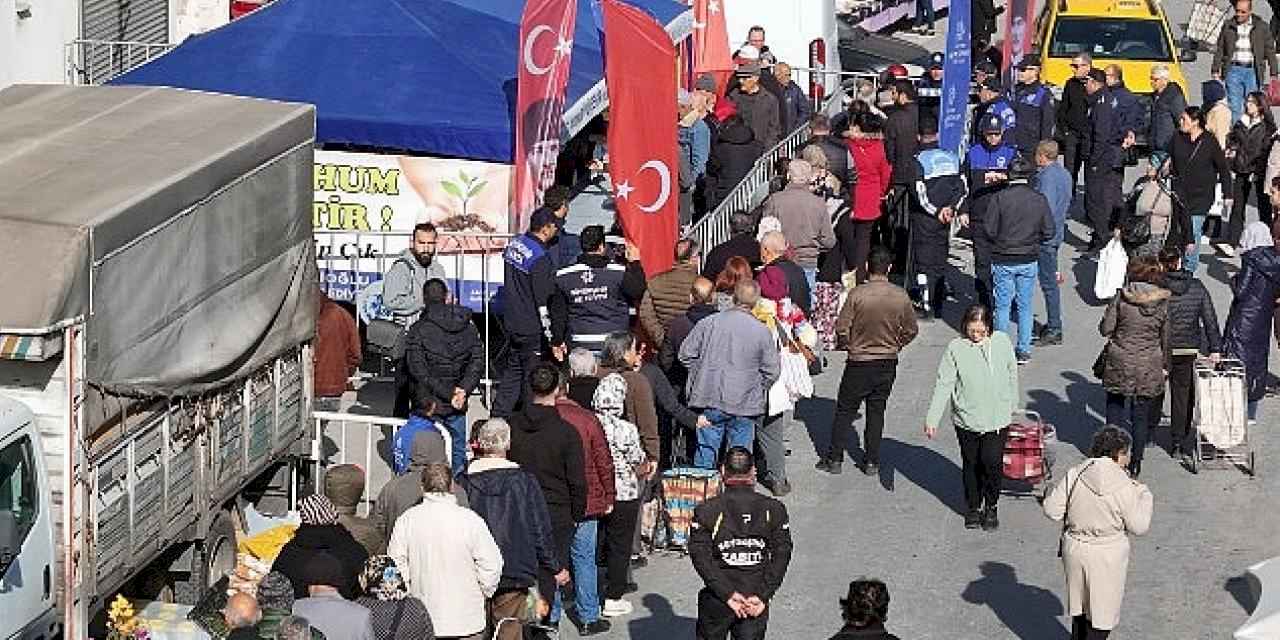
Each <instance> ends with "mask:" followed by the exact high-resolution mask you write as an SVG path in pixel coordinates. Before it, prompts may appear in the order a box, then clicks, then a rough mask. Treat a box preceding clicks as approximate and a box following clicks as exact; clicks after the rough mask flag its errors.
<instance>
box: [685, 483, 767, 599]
mask: <svg viewBox="0 0 1280 640" xmlns="http://www.w3.org/2000/svg"><path fill="white" fill-rule="evenodd" d="M791 546H792V545H791V522H790V520H789V518H788V516H787V508H786V507H785V506H784V505H783V504H782V503H781V502H779V501H777V500H774V499H773V498H770V497H768V496H765V495H761V494H759V493H756V492H755V489H753V488H752V487H751V486H750V485H728V486H726V487H725V492H724V493H723V494H721V495H719V496H717V497H715V498H712V499H710V500H708V501H706V502H704V503H702V504H701V505H698V508H697V509H695V510H694V512H693V525H692V530H691V531H690V533H689V558H690V559H692V560H693V568H694V570H696V571H697V572H698V575H699V576H700V577H701V578H702V581H703V582H705V583H706V585H707V588H708V589H710V590H711V592H712V593H714V594H715V596H716V597H717V598H719V599H720V600H721V601H725V600H728V598H729V596H731V595H733V594H734V593H735V592H737V593H740V594H742V595H744V596H747V597H751V596H758V597H759V598H760V599H761V600H764V601H768V600H769V599H771V598H772V597H773V594H774V593H775V592H777V590H778V588H779V587H781V586H782V579H783V577H785V576H786V574H787V565H788V564H790V563H791Z"/></svg>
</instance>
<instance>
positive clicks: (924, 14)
mask: <svg viewBox="0 0 1280 640" xmlns="http://www.w3.org/2000/svg"><path fill="white" fill-rule="evenodd" d="M916 26H917V27H929V28H930V29H932V28H933V0H916Z"/></svg>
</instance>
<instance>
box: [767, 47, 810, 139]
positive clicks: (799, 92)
mask: <svg viewBox="0 0 1280 640" xmlns="http://www.w3.org/2000/svg"><path fill="white" fill-rule="evenodd" d="M773 77H774V78H776V79H777V80H778V85H779V86H781V87H782V102H781V106H782V121H783V125H782V131H783V132H784V133H791V132H792V131H795V130H796V129H798V128H800V125H802V124H804V123H806V122H808V121H809V116H812V115H813V104H812V103H810V101H809V97H808V96H806V95H805V94H804V89H801V88H800V85H798V84H796V82H795V80H792V79H791V65H789V64H787V63H785V62H779V63H778V64H775V65H773Z"/></svg>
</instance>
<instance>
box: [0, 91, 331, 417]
mask: <svg viewBox="0 0 1280 640" xmlns="http://www.w3.org/2000/svg"><path fill="white" fill-rule="evenodd" d="M314 127H315V110H314V108H313V107H311V106H310V105H301V104H289V103H282V102H272V101H267V100H259V99H251V98H241V97H235V96H225V95H217V94H212V93H202V92H195V91H183V90H177V89H157V88H145V87H66V86H54V85H48V86H36V85H19V86H14V87H10V88H7V89H4V90H0V228H3V230H4V231H3V233H0V273H3V274H4V277H3V278H0V300H4V301H5V303H4V304H3V305H0V333H6V332H7V333H14V332H26V333H32V332H40V331H43V330H47V329H50V328H53V327H56V326H57V325H58V324H59V323H61V322H64V321H68V320H73V319H76V318H84V320H85V324H86V337H85V349H86V354H85V355H86V363H87V365H86V378H87V379H88V381H89V382H90V383H91V384H93V385H94V386H96V387H98V388H100V389H101V390H103V391H105V392H107V393H111V394H118V395H132V396H138V395H145V396H150V395H161V396H177V395H192V394H199V393H202V392H204V391H207V390H209V389H211V388H214V387H218V386H222V385H225V384H226V382H227V381H228V380H232V379H237V378H242V377H245V376H247V375H249V374H250V373H252V372H253V371H254V370H256V369H258V368H259V367H261V366H262V365H264V364H266V363H268V362H270V361H271V360H272V359H273V358H275V357H277V356H279V355H281V354H282V353H285V352H286V351H288V350H290V349H293V348H295V347H296V346H297V345H298V344H300V343H302V342H304V341H306V340H308V339H310V337H311V336H312V335H313V334H314V331H315V314H316V306H315V298H314V296H315V292H316V287H315V282H316V277H315V261H314V259H313V256H312V241H311V213H310V209H311V200H312V184H311V182H312V161H313V142H314Z"/></svg>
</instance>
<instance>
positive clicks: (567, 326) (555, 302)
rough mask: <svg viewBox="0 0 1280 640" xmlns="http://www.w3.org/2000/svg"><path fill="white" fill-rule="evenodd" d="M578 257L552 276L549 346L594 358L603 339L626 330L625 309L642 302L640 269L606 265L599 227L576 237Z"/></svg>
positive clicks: (628, 317)
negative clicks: (590, 354) (584, 351)
mask: <svg viewBox="0 0 1280 640" xmlns="http://www.w3.org/2000/svg"><path fill="white" fill-rule="evenodd" d="M578 237H579V239H580V241H581V243H582V252H583V253H582V255H581V256H578V261H577V262H575V263H574V264H571V265H569V266H567V267H564V268H562V269H560V270H559V271H556V276H555V280H556V295H555V296H554V297H553V298H552V301H551V344H568V345H569V346H570V347H572V348H577V347H582V348H584V349H587V350H590V351H591V352H593V353H595V354H597V355H598V354H599V353H600V352H601V351H602V350H603V349H604V342H605V339H606V338H608V337H609V334H610V333H613V332H615V331H626V330H628V328H630V326H631V309H632V307H634V306H635V305H637V304H639V303H640V298H641V297H643V296H644V290H645V280H644V269H643V268H642V267H641V266H640V262H639V261H637V260H632V261H629V262H627V263H626V264H623V263H621V262H619V261H616V260H610V259H609V255H608V250H607V247H606V246H605V235H604V227H602V226H600V225H598V224H596V225H591V226H589V227H586V228H584V229H583V230H582V233H581V234H580V235H579V236H578Z"/></svg>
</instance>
